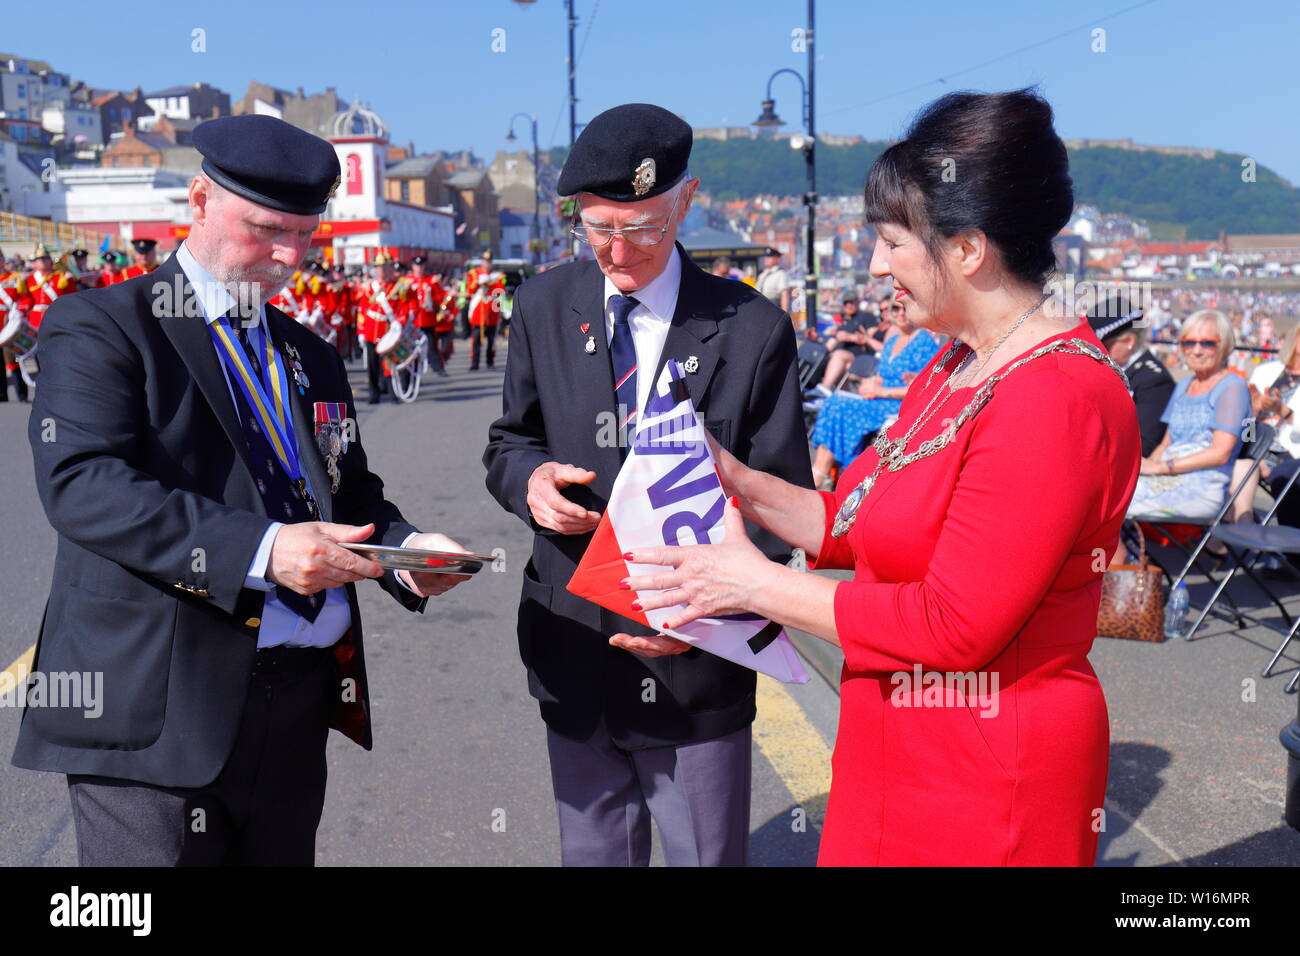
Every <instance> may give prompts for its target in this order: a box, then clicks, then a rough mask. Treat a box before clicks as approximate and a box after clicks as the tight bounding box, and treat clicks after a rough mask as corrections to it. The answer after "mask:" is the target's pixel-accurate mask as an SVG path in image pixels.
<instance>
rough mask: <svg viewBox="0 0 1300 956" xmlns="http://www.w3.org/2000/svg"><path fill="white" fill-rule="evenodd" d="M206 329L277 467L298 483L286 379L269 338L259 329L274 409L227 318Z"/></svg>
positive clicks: (298, 465)
mask: <svg viewBox="0 0 1300 956" xmlns="http://www.w3.org/2000/svg"><path fill="white" fill-rule="evenodd" d="M208 328H209V330H211V332H212V338H213V339H214V340H215V341H216V343H217V354H219V355H220V356H221V361H222V362H223V363H224V364H225V366H226V368H227V369H228V370H229V371H230V373H231V377H232V378H233V379H234V381H235V382H236V383H237V384H238V385H239V388H240V390H241V391H242V392H243V393H244V398H245V399H247V400H248V407H249V408H251V409H252V410H253V414H255V415H256V416H257V418H258V421H259V423H260V424H261V426H262V433H263V434H264V435H266V439H267V441H268V442H270V445H271V448H272V449H273V450H274V451H275V457H276V458H278V459H279V460H280V467H282V468H283V469H284V473H285V474H286V475H288V476H289V480H290V481H298V480H300V479H301V478H302V468H301V466H300V464H299V462H298V452H297V449H296V448H295V447H294V444H293V442H292V441H290V440H289V425H288V422H289V415H288V411H287V409H288V408H289V382H288V377H287V376H286V375H285V374H284V369H283V368H282V367H281V365H280V361H279V359H280V357H279V355H277V354H276V352H275V349H274V348H273V347H272V346H271V339H270V337H269V336H266V335H261V327H260V326H259V327H258V329H257V331H258V333H259V338H260V339H261V341H262V345H263V347H264V349H265V352H266V360H265V362H264V363H263V367H264V368H265V369H266V374H267V375H268V376H269V377H270V382H269V386H270V392H271V394H272V395H273V396H274V399H275V401H274V405H272V402H271V399H270V398H268V396H267V387H266V384H264V383H263V381H262V379H260V378H258V376H257V375H256V374H254V372H253V370H252V369H250V368H249V367H248V356H247V355H246V354H244V350H243V348H242V347H241V346H240V345H239V344H238V343H237V342H235V340H234V334H233V333H232V332H231V331H230V326H229V325H228V324H227V322H226V318H225V317H224V316H222V317H221V318H219V319H217V320H216V321H215V322H212V323H211V324H210V325H209V326H208Z"/></svg>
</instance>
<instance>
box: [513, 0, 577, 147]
mask: <svg viewBox="0 0 1300 956" xmlns="http://www.w3.org/2000/svg"><path fill="white" fill-rule="evenodd" d="M536 2H537V0H515V3H517V4H519V5H520V6H521V7H527V6H528V5H529V4H530V3H536ZM567 5H568V17H567V19H566V22H567V24H568V27H569V58H568V60H567V61H566V62H567V65H568V74H569V148H570V149H572V148H573V143H574V140H576V139H577V138H578V92H577V80H576V72H577V66H578V65H577V63H576V62H575V55H574V50H573V37H574V34H575V33H576V32H577V30H578V15H577V14H576V13H575V12H574V10H573V0H568V4H567Z"/></svg>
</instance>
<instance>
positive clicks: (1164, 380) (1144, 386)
mask: <svg viewBox="0 0 1300 956" xmlns="http://www.w3.org/2000/svg"><path fill="white" fill-rule="evenodd" d="M1126 374H1127V375H1128V384H1129V394H1131V395H1132V396H1133V402H1134V404H1136V405H1137V413H1138V428H1139V429H1140V430H1141V432H1142V456H1143V457H1144V458H1145V457H1146V456H1147V455H1149V454H1151V453H1152V452H1153V451H1155V450H1156V446H1157V445H1159V444H1160V442H1161V441H1163V440H1164V437H1165V429H1166V427H1167V426H1166V425H1165V423H1164V422H1162V421H1161V420H1160V416H1161V415H1163V414H1164V413H1165V408H1167V407H1168V405H1169V398H1170V396H1172V395H1173V394H1174V385H1175V384H1176V383H1175V382H1174V377H1173V376H1172V375H1170V374H1169V369H1167V368H1165V367H1164V365H1162V364H1161V363H1160V361H1159V359H1157V358H1156V357H1155V356H1154V355H1152V354H1151V352H1150V351H1149V350H1147V349H1143V350H1142V351H1141V352H1140V353H1139V355H1138V357H1137V359H1136V361H1134V362H1133V364H1132V366H1130V367H1129V370H1128V372H1127V373H1126Z"/></svg>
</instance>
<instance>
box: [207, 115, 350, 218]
mask: <svg viewBox="0 0 1300 956" xmlns="http://www.w3.org/2000/svg"><path fill="white" fill-rule="evenodd" d="M194 148H195V149H197V150H198V151H199V152H200V153H202V154H203V172H205V173H206V174H207V175H208V176H209V177H210V178H211V179H212V180H213V182H215V183H217V184H218V185H220V186H224V187H225V188H226V189H229V190H230V191H231V192H232V193H235V194H237V195H240V196H243V197H244V198H245V199H248V200H250V201H252V202H255V203H257V204H258V205H259V206H266V207H267V208H268V209H278V210H279V211H280V212H289V213H294V214H296V215H299V216H315V215H319V214H320V213H322V212H324V211H325V205H326V203H328V202H329V199H330V197H331V196H333V195H334V190H335V189H336V188H338V184H339V160H338V156H337V155H336V154H335V152H334V147H333V146H331V145H330V144H329V143H327V142H326V141H325V140H323V139H321V138H320V137H319V136H313V135H312V134H311V133H308V132H304V131H303V130H300V129H298V127H296V126H291V125H290V124H288V123H286V122H285V121H284V120H279V119H276V118H275V117H274V116H263V115H260V114H250V115H246V116H220V117H217V118H216V119H210V120H207V121H206V122H203V123H200V124H199V125H198V126H196V127H194Z"/></svg>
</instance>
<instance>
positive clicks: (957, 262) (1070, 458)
mask: <svg viewBox="0 0 1300 956" xmlns="http://www.w3.org/2000/svg"><path fill="white" fill-rule="evenodd" d="M949 161H950V162H951V166H949ZM945 168H951V169H952V170H954V171H955V176H946V174H945V173H944V170H945ZM1072 205H1073V198H1072V191H1071V184H1070V179H1069V174H1068V168H1067V159H1066V153H1065V149H1064V146H1063V145H1062V144H1061V141H1060V139H1059V138H1058V137H1057V136H1056V134H1055V132H1054V131H1053V129H1052V114H1051V108H1050V107H1049V106H1048V104H1047V103H1046V102H1045V101H1044V100H1042V99H1041V98H1039V97H1038V96H1036V95H1035V94H1033V93H1031V92H1029V91H1018V92H1013V93H1001V94H987V95H984V94H950V95H949V96H946V97H943V98H942V99H940V100H937V101H936V102H935V103H933V104H931V105H930V106H929V107H927V108H926V109H925V110H924V111H923V113H922V114H921V115H920V117H918V119H917V120H916V121H915V122H914V124H913V126H912V128H911V130H909V134H908V137H907V139H905V140H903V141H902V142H900V143H898V144H896V145H894V146H892V147H890V149H889V150H887V151H886V152H885V153H884V155H882V157H881V158H880V160H878V161H877V163H876V164H875V166H873V168H872V171H871V174H870V176H869V177H868V181H867V189H866V211H867V219H868V221H870V222H872V223H874V224H875V225H876V227H877V231H878V236H879V238H878V239H877V242H876V247H875V251H874V254H873V257H872V262H871V271H872V274H873V275H876V276H892V277H893V282H894V289H895V296H896V300H897V301H899V302H901V303H903V305H904V306H905V307H906V310H907V317H908V319H909V320H910V321H911V322H913V323H914V324H915V325H918V326H920V327H922V328H928V329H931V330H933V331H936V332H942V333H946V334H949V335H951V336H953V342H952V346H951V348H948V349H945V350H944V351H942V352H941V353H940V354H939V356H937V357H936V358H935V359H934V360H933V361H932V362H931V363H930V365H929V366H927V367H926V369H925V370H924V371H922V372H921V374H920V375H919V376H917V378H916V380H915V381H914V382H913V383H912V385H911V387H910V390H909V391H908V394H907V397H906V399H905V400H904V401H903V405H902V408H901V410H900V413H899V418H898V421H897V422H896V423H895V424H893V425H891V426H890V427H889V428H888V429H887V430H886V431H885V432H882V435H881V437H880V438H879V439H878V440H877V442H876V444H875V447H874V448H871V449H868V450H867V452H866V453H865V454H863V455H862V456H860V457H859V458H858V459H857V461H856V462H855V463H854V464H853V466H852V467H850V468H849V469H848V470H847V471H846V472H845V474H844V476H843V477H842V478H841V479H840V483H839V488H838V490H837V491H836V492H834V493H830V492H820V493H819V492H815V491H810V490H808V489H805V488H799V487H796V486H793V485H790V484H787V483H786V482H783V481H781V480H779V479H777V478H775V477H772V476H770V475H765V474H762V473H760V472H755V471H752V470H750V469H748V468H746V467H745V466H743V465H741V464H740V463H739V462H738V461H737V460H736V459H735V458H733V457H732V456H731V455H729V454H727V453H726V452H724V451H723V450H722V449H721V448H719V447H717V446H716V445H715V448H714V453H715V455H716V456H717V458H718V463H719V471H720V473H721V475H722V478H723V484H724V487H725V488H726V490H727V492H728V494H732V495H734V496H735V497H734V498H733V499H732V503H731V505H729V506H728V508H727V509H726V521H727V534H726V537H725V540H724V541H723V542H722V543H720V544H715V545H702V546H694V547H683V548H658V549H645V550H639V551H636V552H634V554H633V555H632V560H633V561H634V562H636V563H642V564H660V565H665V566H669V567H672V568H674V569H675V570H672V571H665V572H662V573H659V574H654V575H647V576H642V577H637V578H632V579H630V582H629V583H630V586H631V587H633V588H635V589H637V590H638V591H639V592H641V593H640V596H639V600H640V603H641V604H642V605H643V606H644V607H645V608H647V609H650V608H656V607H668V606H673V605H677V604H682V603H686V604H687V607H686V608H685V609H684V610H683V611H682V612H681V613H680V614H679V615H677V616H676V617H675V618H674V619H673V620H671V621H669V622H667V626H668V627H669V628H673V627H676V626H679V625H680V624H682V623H685V622H686V621H688V620H692V619H695V618H697V617H704V616H712V615H716V614H728V613H739V612H755V613H758V614H761V615H763V616H765V617H768V618H771V619H772V620H775V621H778V622H779V623H781V624H784V625H786V626H789V627H795V628H799V629H800V630H803V631H806V632H808V633H810V634H812V635H815V636H817V637H819V638H822V639H823V640H827V641H830V642H831V643H834V644H838V645H839V646H840V647H842V648H843V650H844V670H843V674H842V677H841V694H840V696H841V703H840V725H839V735H838V740H837V741H836V746H835V754H834V759H833V769H834V776H833V782H832V785H831V793H830V800H829V804H828V807H827V812H826V824H825V828H824V830H823V834H822V843H821V857H820V861H819V862H820V863H821V864H823V865H837V864H840V865H842V864H884V865H898V864H902V865H911V864H916V865H935V864H941V865H942V864H952V865H959V864H960V865H1081V866H1086V865H1090V864H1091V863H1092V862H1093V858H1094V856H1095V854H1096V847H1097V836H1098V833H1099V831H1100V829H1101V827H1102V823H1103V820H1104V816H1103V812H1102V805H1103V800H1104V797H1105V790H1106V765H1107V750H1108V740H1109V734H1108V726H1107V716H1106V703H1105V699H1104V697H1103V695H1102V690H1101V685H1100V684H1099V683H1098V681H1097V676H1096V674H1095V673H1094V672H1093V669H1092V667H1091V665H1090V664H1089V663H1088V659H1087V654H1088V651H1089V650H1090V648H1091V646H1092V641H1093V638H1094V637H1095V636H1096V619H1097V606H1098V602H1099V600H1100V595H1101V575H1102V572H1103V570H1104V569H1105V567H1106V564H1107V561H1108V556H1109V555H1110V554H1111V553H1113V551H1114V550H1115V546H1116V541H1117V538H1118V535H1119V528H1120V524H1121V522H1122V521H1123V519H1124V512H1125V509H1126V507H1127V505H1128V502H1129V499H1130V497H1131V496H1132V494H1133V488H1134V485H1135V483H1136V480H1137V475H1138V467H1139V461H1140V459H1141V448H1140V438H1139V433H1138V424H1137V415H1136V412H1135V410H1134V406H1133V402H1132V399H1130V398H1129V396H1128V392H1127V390H1126V388H1125V382H1124V379H1123V374H1122V372H1120V370H1119V369H1118V367H1117V366H1115V365H1114V364H1113V363H1112V362H1111V361H1110V360H1109V357H1108V356H1107V355H1106V353H1105V351H1104V350H1103V349H1102V348H1101V344H1100V342H1098V341H1097V339H1096V337H1095V336H1094V335H1093V334H1092V331H1091V329H1090V327H1089V326H1088V323H1087V322H1085V321H1079V320H1078V319H1076V318H1073V317H1067V316H1066V315H1064V314H1063V310H1062V309H1060V308H1058V307H1057V306H1056V305H1055V303H1054V300H1052V299H1051V298H1050V297H1048V296H1046V295H1045V294H1044V292H1043V289H1044V288H1045V285H1044V283H1045V282H1046V281H1047V280H1048V279H1049V277H1050V275H1051V273H1052V270H1053V268H1054V259H1053V254H1052V250H1051V240H1052V237H1053V236H1055V235H1056V234H1057V232H1058V231H1059V230H1060V228H1061V227H1062V226H1063V225H1064V224H1065V222H1066V220H1067V218H1068V217H1069V214H1070V210H1071V207H1072ZM737 506H738V510H737ZM742 516H743V517H744V518H747V519H749V520H751V521H754V522H755V523H757V524H759V525H761V526H763V527H765V528H767V529H769V530H771V531H773V532H774V533H776V534H778V535H780V536H781V537H782V538H783V539H784V540H786V541H788V542H789V543H790V544H791V545H793V546H795V547H799V548H802V549H803V550H804V551H805V552H806V553H807V555H808V556H809V558H810V559H815V563H816V566H817V567H820V568H850V569H852V570H853V572H854V576H853V579H852V580H851V581H843V582H840V581H834V580H831V579H829V578H824V577H820V576H817V575H809V574H801V573H799V572H797V571H794V570H792V569H790V568H787V567H784V566H782V565H779V564H775V563H773V562H770V561H767V560H766V559H765V558H764V557H763V555H762V554H761V553H760V552H759V551H758V550H757V549H755V548H754V547H753V545H752V544H750V542H749V541H748V539H747V538H746V537H745V534H744V524H743V521H742ZM665 589H670V590H665ZM671 589H675V590H671ZM685 648H686V645H684V644H681V643H680V642H677V641H674V640H673V639H671V638H668V637H666V636H660V637H658V638H649V639H646V638H642V639H639V643H638V644H637V646H636V647H635V648H630V649H634V650H638V651H639V652H641V653H646V654H650V653H676V652H680V651H681V650H684V649H685Z"/></svg>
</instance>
